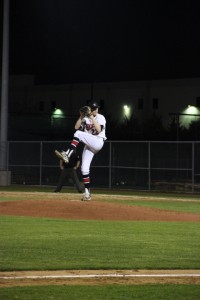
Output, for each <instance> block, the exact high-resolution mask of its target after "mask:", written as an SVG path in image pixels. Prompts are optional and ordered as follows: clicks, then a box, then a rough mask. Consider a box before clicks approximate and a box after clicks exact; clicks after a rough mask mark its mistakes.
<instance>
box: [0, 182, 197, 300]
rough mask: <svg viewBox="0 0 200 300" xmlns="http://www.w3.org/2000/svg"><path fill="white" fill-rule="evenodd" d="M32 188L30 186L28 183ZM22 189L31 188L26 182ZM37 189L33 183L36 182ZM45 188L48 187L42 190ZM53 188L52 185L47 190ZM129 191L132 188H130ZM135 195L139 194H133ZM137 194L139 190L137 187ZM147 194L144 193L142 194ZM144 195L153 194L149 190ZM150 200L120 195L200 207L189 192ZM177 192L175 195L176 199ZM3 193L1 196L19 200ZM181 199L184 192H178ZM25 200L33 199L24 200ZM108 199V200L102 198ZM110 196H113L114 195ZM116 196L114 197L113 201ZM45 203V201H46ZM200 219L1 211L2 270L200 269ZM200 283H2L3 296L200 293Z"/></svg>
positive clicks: (192, 295)
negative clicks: (73, 217)
mask: <svg viewBox="0 0 200 300" xmlns="http://www.w3.org/2000/svg"><path fill="white" fill-rule="evenodd" d="M27 189H28V188H27ZM23 191H27V190H26V189H24V188H23V190H22V193H23ZM31 191H32V188H31ZM40 191H43V190H40ZM45 191H47V192H49V190H45ZM128 194H130V192H128ZM134 195H135V194H134ZM137 195H138V196H140V195H139V193H137ZM141 195H143V194H141ZM145 196H148V194H147V193H145ZM150 196H151V197H153V199H152V200H151V201H149V200H148V201H139V200H135V199H134V200H128V201H120V200H119V199H118V200H116V202H117V203H123V205H127V204H128V205H137V206H138V205H142V206H147V207H157V208H161V209H165V210H176V211H180V212H181V211H183V212H191V213H195V214H197V213H200V201H199V202H198V201H197V200H199V198H198V197H197V196H196V195H195V196H194V197H193V196H192V195H190V197H188V195H186V197H183V199H189V198H190V199H194V200H195V201H196V202H192V201H188V202H180V201H176V200H174V199H176V197H175V195H174V194H173V197H172V196H171V195H170V196H168V195H166V194H165V195H162V197H164V198H165V199H164V200H163V201H157V197H158V194H155V197H154V194H152V193H150ZM172 198H173V199H172ZM17 199H19V196H16V197H15V198H8V197H5V196H3V195H2V197H0V201H11V200H12V201H15V200H17ZM177 199H178V200H179V199H180V195H177ZM25 201H28V199H27V200H25ZM103 201H105V200H103ZM109 201H110V200H109ZM113 201H114V202H115V200H113V199H112V202H113ZM44 209H45V207H44ZM199 253H200V222H193V223H192V222H158V221H156V222H149V221H145V222H144V221H143V222H139V221H137V222H136V221H88V220H64V219H53V218H52V219H51V218H33V217H16V216H1V217H0V271H16V270H63V269H65V270H66V269H68V270H70V269H77V270H79V269H91V270H92V269H108V270H109V269H127V270H128V269H179V270H181V269H200V254H199ZM199 295H200V287H199V285H182V284H180V285H176V284H167V285H163V284H147V285H138V286H137V285H136V286H135V285H116V284H115V285H104V286H98V285H97V286H89V285H88V286H87V285H86V286H73V285H69V286H64V285H63V286H37V287H34V286H32V287H29V286H27V287H9V288H5V287H2V288H1V289H0V299H2V300H4V299H6V300H10V299H20V300H23V299H27V300H28V299H37V300H40V299H45V300H46V299H56V300H57V299H70V300H77V299H81V300H85V299H94V300H99V299H115V300H116V299H119V300H120V299H123V300H124V299H150V300H151V299H164V300H165V299H170V300H171V299H176V300H179V299H185V300H189V299H191V300H196V299H199Z"/></svg>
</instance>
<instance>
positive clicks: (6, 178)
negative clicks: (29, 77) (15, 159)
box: [0, 0, 10, 185]
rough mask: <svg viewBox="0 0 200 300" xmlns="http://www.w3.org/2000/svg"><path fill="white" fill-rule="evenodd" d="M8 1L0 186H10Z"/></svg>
mask: <svg viewBox="0 0 200 300" xmlns="http://www.w3.org/2000/svg"><path fill="white" fill-rule="evenodd" d="M9 4H10V2H9V0H4V9H3V47H2V87H1V133H0V185H9V184H10V172H8V170H7V154H8V145H7V144H8V143H7V132H8V79H9V71H8V70H9V6H10V5H9Z"/></svg>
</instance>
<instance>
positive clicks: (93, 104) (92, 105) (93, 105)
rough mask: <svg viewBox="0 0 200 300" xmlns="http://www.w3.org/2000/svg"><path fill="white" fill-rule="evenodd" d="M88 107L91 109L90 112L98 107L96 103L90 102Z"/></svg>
mask: <svg viewBox="0 0 200 300" xmlns="http://www.w3.org/2000/svg"><path fill="white" fill-rule="evenodd" d="M88 106H89V107H91V110H95V109H97V108H99V107H100V106H99V105H98V103H97V102H90V103H89V105H88Z"/></svg>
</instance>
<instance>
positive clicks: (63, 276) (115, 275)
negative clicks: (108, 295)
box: [0, 274, 200, 280]
mask: <svg viewBox="0 0 200 300" xmlns="http://www.w3.org/2000/svg"><path fill="white" fill-rule="evenodd" d="M105 277H107V278H109V277H110V278H115V277H117V278H128V277H200V274H89V275H47V276H45V275H39V276H36V275H34V276H4V277H0V279H5V280H10V279H65V278H66V279H67V278H68V279H73V278H105Z"/></svg>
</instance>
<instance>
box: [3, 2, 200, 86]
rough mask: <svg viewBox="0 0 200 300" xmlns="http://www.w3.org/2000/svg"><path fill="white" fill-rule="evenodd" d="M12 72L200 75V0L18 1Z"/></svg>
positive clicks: (39, 76) (69, 77)
mask: <svg viewBox="0 0 200 300" xmlns="http://www.w3.org/2000/svg"><path fill="white" fill-rule="evenodd" d="M195 2H196V3H197V1H195ZM1 5H2V4H1ZM1 14H2V7H1ZM1 20H2V18H1ZM1 33H2V24H1ZM1 40H2V39H1ZM1 43H2V41H1ZM10 74H33V75H35V80H36V83H38V84H44V83H49V84H62V83H70V82H98V81H104V82H105V81H118V80H122V81H124V80H151V79H165V78H184V77H200V17H199V9H198V8H197V6H196V5H194V3H193V1H161V0H156V1H153V0H148V1H147V0H121V1H119V0H112V1H111V0H29V1H28V0H20V1H16V0H10Z"/></svg>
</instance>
